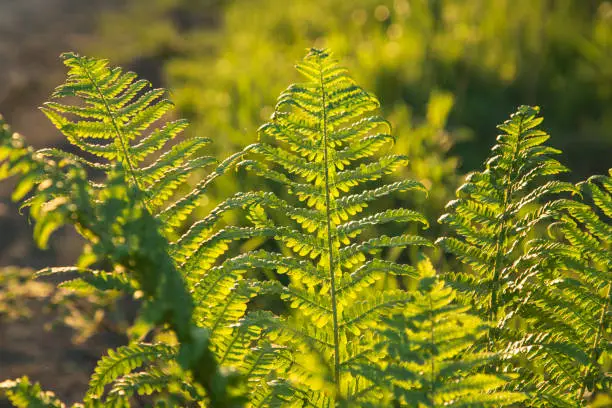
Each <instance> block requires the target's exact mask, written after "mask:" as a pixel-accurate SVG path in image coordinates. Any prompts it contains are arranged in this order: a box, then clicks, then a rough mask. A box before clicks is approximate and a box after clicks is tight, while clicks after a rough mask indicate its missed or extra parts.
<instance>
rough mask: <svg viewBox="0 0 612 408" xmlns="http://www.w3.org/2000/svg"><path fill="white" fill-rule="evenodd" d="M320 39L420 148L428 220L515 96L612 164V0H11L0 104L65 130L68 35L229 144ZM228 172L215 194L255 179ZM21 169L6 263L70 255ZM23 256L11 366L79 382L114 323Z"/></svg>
mask: <svg viewBox="0 0 612 408" xmlns="http://www.w3.org/2000/svg"><path fill="white" fill-rule="evenodd" d="M313 46H315V47H329V48H331V49H332V50H333V51H334V53H335V55H336V57H337V58H338V59H340V60H341V62H342V64H343V65H344V66H346V67H348V68H349V70H350V72H351V73H352V75H353V77H354V78H355V79H356V80H357V82H358V83H359V84H360V85H362V86H363V87H364V88H365V89H367V90H368V91H371V92H374V93H375V94H376V95H377V96H378V98H379V99H380V100H381V103H382V111H383V114H384V115H385V116H386V117H387V118H388V119H389V120H390V121H391V123H392V124H393V127H394V133H395V135H396V136H397V143H396V145H395V146H394V148H393V149H394V150H395V151H397V152H401V153H402V154H406V155H408V156H409V157H410V158H411V164H410V166H409V168H408V169H406V170H405V171H404V174H401V175H398V177H399V176H402V177H403V176H408V177H413V178H417V179H419V180H421V181H422V182H424V183H425V184H426V185H427V186H428V187H429V188H430V197H429V199H427V201H425V199H424V198H411V200H412V201H413V202H411V205H412V206H414V207H417V208H418V209H420V210H421V211H423V212H424V213H425V214H426V215H427V216H428V217H429V219H430V221H431V222H432V227H431V228H430V230H429V231H428V232H427V234H429V235H430V236H431V237H435V236H437V234H438V233H439V229H438V227H437V226H436V223H435V220H436V218H437V217H438V216H439V215H440V213H441V211H442V208H443V207H444V204H445V203H446V202H447V201H448V200H449V199H451V198H452V197H453V196H454V190H455V188H456V187H457V185H458V183H459V182H460V181H461V179H462V177H463V175H464V174H465V173H467V172H469V171H471V170H474V169H478V168H480V167H481V163H482V161H483V160H484V158H485V157H486V156H487V155H488V153H489V149H490V147H491V146H492V144H493V143H494V139H495V136H496V134H497V132H496V129H495V125H496V124H498V123H500V122H502V121H504V120H505V119H506V118H507V116H508V115H509V114H510V113H512V112H513V111H514V109H515V108H516V107H517V106H518V105H520V104H535V105H540V106H541V107H542V114H543V116H544V117H545V121H544V128H545V129H546V130H547V131H548V132H549V133H550V134H551V135H552V139H551V142H550V143H551V144H552V145H553V146H555V147H557V148H560V149H561V150H563V151H564V154H563V156H562V159H561V160H562V161H563V162H564V163H565V164H567V165H568V166H569V167H570V168H572V169H573V173H572V175H571V178H572V179H573V180H575V181H577V180H580V179H583V178H585V177H588V176H589V175H591V174H595V173H603V172H606V171H607V169H608V168H610V167H612V2H610V1H600V0H352V1H346V0H291V1H283V0H123V1H120V0H88V1H82V0H0V113H2V114H3V115H4V116H5V118H6V119H7V121H8V122H9V123H10V124H11V125H12V127H13V129H14V130H15V131H18V132H20V133H22V134H24V135H25V136H26V139H27V140H28V141H29V142H30V143H31V144H33V145H34V146H36V147H42V146H49V145H53V146H58V147H65V146H64V144H65V142H64V140H63V139H62V137H61V135H59V134H58V132H57V131H55V130H54V129H53V128H52V126H51V125H50V124H49V123H47V121H46V119H45V118H44V116H43V115H42V113H40V112H38V111H37V109H36V107H37V106H40V105H41V104H42V103H43V102H44V101H45V100H46V99H47V98H48V97H49V95H50V93H51V91H52V89H53V88H54V86H56V85H58V84H60V83H61V82H62V81H63V78H64V75H65V70H64V68H63V66H62V64H61V63H60V61H59V59H58V58H57V57H58V55H59V54H60V53H61V52H62V51H68V50H74V51H78V52H79V53H81V54H86V55H92V56H97V57H105V58H108V59H110V61H111V64H112V65H121V66H123V67H125V68H126V69H130V70H133V71H135V72H137V73H138V74H139V75H140V76H141V77H143V78H146V79H148V80H149V81H151V82H152V83H153V85H154V86H158V87H166V88H168V89H169V91H170V95H171V99H172V100H173V101H174V102H175V103H176V105H177V108H178V112H179V113H178V114H179V115H181V116H183V117H186V118H188V119H189V120H190V121H191V122H192V126H191V127H190V129H189V132H191V134H198V135H202V136H207V137H210V138H212V139H213V140H214V148H213V149H214V153H215V154H216V155H217V157H218V158H223V157H226V156H228V155H229V154H231V153H233V152H235V151H237V150H239V149H240V148H242V147H244V146H246V145H247V144H249V143H252V142H253V141H255V139H256V129H257V128H258V127H259V126H260V125H261V124H262V123H263V122H264V121H265V120H267V119H268V118H269V116H270V114H271V113H272V111H273V108H274V104H275V99H276V97H277V95H278V94H279V93H280V92H281V91H282V90H283V89H284V88H285V87H286V86H287V85H288V84H290V83H291V82H294V81H297V80H299V79H300V78H299V77H298V74H297V72H296V71H295V70H293V69H292V66H293V64H294V63H295V61H297V60H298V59H300V58H301V57H302V56H303V55H304V54H305V52H306V49H307V48H309V47H313ZM231 177H234V180H232V181H233V182H228V183H223V185H222V186H217V187H216V188H215V189H213V190H212V191H211V194H210V203H211V205H213V204H214V203H215V202H217V201H218V199H221V198H223V197H226V196H227V194H228V191H231V190H232V189H234V188H235V186H236V185H238V186H240V185H242V184H244V183H248V181H244V180H242V179H238V178H237V177H236V175H231V176H230V179H231ZM11 187H12V186H11V184H10V183H9V182H4V183H2V184H0V267H3V266H7V265H17V266H20V267H31V268H34V269H36V268H40V267H42V266H46V265H67V264H70V263H71V262H73V261H74V259H75V257H76V256H77V255H78V251H79V241H78V238H77V237H76V235H75V234H74V233H72V232H71V231H68V230H62V231H60V233H59V234H57V235H56V236H55V239H54V240H53V243H52V245H51V249H50V250H48V251H44V252H43V251H40V250H37V249H36V248H34V246H33V244H32V241H31V239H30V233H31V231H30V225H29V224H28V222H27V218H26V217H23V216H20V215H19V211H18V209H17V208H16V206H14V205H13V204H11V202H10V190H11ZM21 273H22V272H20V271H19V270H17V269H5V273H4V274H3V275H0V379H4V378H10V377H15V376H18V375H22V374H27V375H29V376H30V377H31V378H33V379H35V380H37V381H40V382H41V383H42V385H43V386H44V388H46V389H51V390H54V391H55V392H56V393H57V394H59V395H60V396H61V397H62V398H64V399H65V400H66V401H67V402H72V401H75V400H78V399H80V398H81V397H82V394H83V391H84V389H85V386H86V383H87V380H88V378H89V375H90V373H91V371H92V369H93V366H94V364H95V361H96V360H97V358H98V357H99V355H100V354H101V353H102V352H103V351H104V350H105V349H106V347H109V346H111V345H115V344H120V343H121V342H123V341H124V339H123V338H122V337H121V335H120V334H118V333H117V332H120V331H121V330H113V327H112V325H108V324H103V323H104V319H102V318H99V316H96V314H95V313H93V315H92V314H91V313H89V314H88V313H87V311H86V310H87V308H85V309H83V310H85V311H82V310H81V311H79V310H77V311H75V310H73V311H72V314H71V320H68V321H66V320H64V322H63V323H62V324H53V322H55V321H56V320H57V315H58V314H61V313H63V312H61V311H58V309H57V308H56V307H54V304H55V303H56V302H55V300H54V297H56V296H57V293H55V291H54V290H53V288H52V287H51V285H46V284H45V283H41V284H38V283H32V282H28V283H27V284H26V286H27V288H24V284H23V282H24V281H25V278H23V279H21V278H18V279H14V277H15V276H18V275H19V276H20V274H21ZM26 275H27V273H24V275H23V276H26ZM8 276H12V277H13V278H11V279H9V278H7V277H8ZM15 282H17V283H19V285H17V284H16V283H15ZM11 285H13V286H11ZM20 293H25V294H26V295H25V296H22V295H20ZM24 306H27V308H26V307H24ZM81 312H82V313H81ZM1 404H2V402H0V405H1Z"/></svg>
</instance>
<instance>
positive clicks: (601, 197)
mask: <svg viewBox="0 0 612 408" xmlns="http://www.w3.org/2000/svg"><path fill="white" fill-rule="evenodd" d="M611 176H612V172H611V174H610V175H609V176H595V177H592V178H590V179H589V180H587V181H586V182H583V183H580V184H579V185H578V187H580V188H581V191H582V197H583V199H582V200H580V201H578V200H576V201H570V200H566V202H564V204H563V206H562V207H561V208H560V210H559V211H558V212H557V216H556V218H557V221H556V222H555V223H553V224H552V225H551V226H550V228H549V230H550V232H551V234H549V235H550V236H549V237H547V238H543V239H534V240H532V241H531V242H530V243H529V250H528V253H527V255H526V256H525V257H524V258H523V259H522V260H521V262H522V265H521V266H522V267H523V268H524V269H525V270H526V272H525V275H533V276H534V277H535V279H534V281H533V282H532V283H531V285H529V283H530V282H529V281H527V282H526V284H527V285H528V287H529V290H530V291H531V292H532V293H533V294H532V296H531V299H532V300H531V301H530V302H528V303H526V304H525V305H524V306H522V308H523V310H524V312H523V314H525V315H527V316H531V317H532V319H533V324H534V326H535V327H536V328H537V329H539V330H540V331H541V332H543V333H548V336H547V337H546V338H545V339H543V340H540V341H539V342H536V343H535V344H534V341H533V339H532V338H530V337H527V338H526V339H523V340H522V341H521V346H522V347H523V348H524V347H528V348H529V351H530V355H531V356H532V358H533V359H534V360H535V361H537V362H538V365H539V366H543V367H546V370H545V375H546V376H545V377H544V378H541V377H540V376H539V375H537V373H536V374H534V376H533V379H532V380H531V381H532V382H533V383H535V384H534V386H535V387H536V389H538V390H539V392H540V393H541V394H542V395H543V398H546V399H554V400H555V401H563V403H564V404H565V405H566V406H572V405H580V404H583V403H584V399H585V398H586V391H587V390H589V391H590V392H591V393H595V394H596V393H597V392H600V391H602V390H606V389H609V387H610V377H609V373H606V372H605V368H604V364H603V363H602V361H605V360H606V358H609V356H610V355H611V352H612V349H611V348H610V339H609V322H610V319H609V314H610V303H611V297H612V294H611V286H612V284H611V282H612V249H611V248H612V227H611V225H612V223H611V218H610V214H612V211H611V210H612V205H611V203H612V177H611ZM536 271H537V272H536ZM525 280H527V279H525ZM606 356H608V357H606ZM604 392H605V391H604Z"/></svg>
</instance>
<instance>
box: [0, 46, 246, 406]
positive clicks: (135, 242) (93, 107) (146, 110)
mask: <svg viewBox="0 0 612 408" xmlns="http://www.w3.org/2000/svg"><path fill="white" fill-rule="evenodd" d="M64 60H65V62H66V65H67V66H69V67H70V71H69V77H68V81H67V82H66V84H64V85H61V86H60V87H58V88H57V90H56V92H55V94H54V95H55V96H56V97H59V98H63V97H65V96H77V97H79V98H81V99H82V100H83V102H84V104H83V105H79V106H76V105H75V106H73V105H62V104H59V103H55V102H54V103H51V104H47V105H46V107H45V108H44V111H45V113H46V114H47V116H49V117H50V118H51V119H52V121H53V123H54V124H56V126H58V127H59V128H60V130H62V131H63V132H64V133H65V134H66V136H67V138H68V140H69V141H71V142H72V143H73V144H75V145H77V146H78V147H80V148H81V149H83V150H84V152H86V153H90V154H93V155H94V156H98V157H100V158H101V159H102V160H101V161H99V162H94V161H92V160H91V159H86V158H83V157H82V156H77V155H72V154H68V153H65V152H63V151H60V150H56V149H43V150H41V151H37V152H34V151H33V150H32V149H31V148H29V147H25V143H24V141H23V139H22V138H21V137H20V136H19V135H16V134H15V135H10V132H8V131H6V132H4V134H3V136H4V137H3V138H2V143H1V145H0V146H1V147H0V160H2V167H1V169H2V174H1V175H2V176H3V177H6V176H11V175H22V176H21V177H20V179H19V182H18V184H17V187H16V188H15V193H14V194H13V198H14V199H15V200H21V199H23V198H24V197H26V195H28V193H30V192H31V193H32V194H31V196H30V197H29V198H27V199H26V200H25V202H24V205H25V206H27V207H29V209H30V215H31V217H32V218H33V219H34V220H35V221H36V224H35V227H34V235H35V238H36V239H37V241H38V243H39V245H41V246H45V245H46V243H47V241H48V238H49V235H50V234H51V232H52V231H54V230H55V229H57V228H58V227H60V226H62V225H65V224H71V225H74V226H75V227H76V229H77V230H78V231H79V232H80V233H81V235H83V236H84V237H85V238H86V239H87V240H88V242H89V244H88V245H87V246H86V247H85V248H84V251H83V254H82V256H81V258H80V260H79V263H78V267H79V268H80V269H79V270H81V271H83V272H84V273H85V274H86V275H88V276H89V280H88V281H87V280H85V281H84V282H88V283H90V284H91V283H92V282H96V284H94V287H95V288H96V290H100V289H108V285H107V284H108V283H109V282H110V281H111V280H114V282H115V283H121V284H122V285H125V284H126V282H130V284H131V285H132V286H133V288H134V290H135V291H136V292H135V293H138V294H139V295H140V296H141V297H142V298H143V299H144V300H145V308H144V312H143V316H144V319H145V320H146V321H148V322H149V323H150V324H152V325H153V327H155V326H159V327H166V325H167V327H168V328H169V329H171V330H173V331H174V333H175V334H176V337H177V339H178V341H179V343H180V350H179V355H178V361H179V362H180V363H181V365H182V366H183V367H184V368H185V369H190V370H191V372H192V374H193V378H194V382H195V383H196V384H200V385H201V386H202V387H203V388H204V389H205V391H206V396H207V398H208V399H209V400H210V403H211V405H214V406H224V407H225V406H234V405H236V404H240V401H241V400H242V397H241V396H240V393H241V391H240V387H239V384H238V382H237V380H238V378H237V377H236V376H235V375H234V374H232V373H231V372H227V370H226V371H224V372H221V371H219V370H218V368H217V365H216V361H215V356H214V354H213V353H212V352H211V351H210V350H209V345H208V344H209V331H208V330H206V329H204V328H199V327H197V326H195V325H194V324H193V310H194V305H193V301H192V298H191V296H190V295H189V292H188V289H187V288H186V286H185V284H184V280H183V278H182V276H181V275H180V273H179V272H178V271H177V269H176V265H175V263H174V260H173V259H172V258H171V257H170V249H169V248H170V243H169V242H168V240H167V239H166V238H164V236H162V235H161V234H160V228H159V225H160V224H159V221H158V220H157V219H156V218H155V217H154V216H153V215H152V214H151V212H150V210H151V209H152V210H155V209H157V208H159V207H160V204H161V203H162V202H163V201H165V199H166V197H165V194H169V193H170V192H172V191H173V190H174V189H175V184H174V183H175V182H176V181H177V180H181V177H182V176H181V177H179V178H178V179H177V178H175V175H176V174H175V173H174V172H173V171H172V170H174V169H175V168H174V162H177V161H178V162H181V163H185V162H183V158H184V157H185V155H189V154H193V153H194V152H195V151H194V152H192V153H187V151H186V150H185V149H184V148H185V147H186V146H191V145H192V143H190V142H189V141H185V142H182V143H178V144H176V145H175V147H174V148H172V149H170V150H169V151H168V152H167V153H165V154H162V155H160V156H159V158H157V160H155V161H153V163H152V164H151V165H149V166H147V167H137V164H139V163H140V159H139V158H142V157H143V156H142V154H143V152H145V151H146V152H152V151H154V150H156V149H158V148H159V147H161V145H163V144H164V143H165V142H167V139H169V138H171V137H173V136H174V134H175V130H173V131H170V130H168V129H171V128H172V126H171V125H167V126H165V127H163V128H161V130H156V131H153V132H151V134H150V135H148V136H142V132H143V131H144V130H145V129H146V128H148V127H149V125H150V124H151V123H152V122H153V121H155V120H157V119H158V118H159V115H160V112H165V111H167V109H168V106H169V105H168V103H167V102H165V100H161V101H158V102H157V103H155V100H156V98H157V97H158V96H159V95H160V92H159V91H150V92H145V93H143V94H141V95H139V94H138V92H139V90H142V89H143V88H144V87H146V85H147V84H146V83H144V82H136V81H134V79H135V77H134V75H133V74H129V73H128V74H122V72H121V70H119V69H109V68H108V67H107V63H106V61H104V60H96V59H91V58H84V57H79V56H77V55H74V54H66V55H65V56H64ZM150 95H154V96H155V98H153V99H149V98H151V96H150ZM158 105H159V106H160V107H158ZM68 113H70V114H72V115H76V117H85V118H86V119H88V120H85V121H78V120H73V121H71V120H70V119H68V117H67V114H68ZM90 133H91V134H90ZM139 136H141V137H140V139H139V142H140V143H139V144H137V145H134V147H133V148H132V145H129V142H130V141H133V140H135V139H137V138H138V137H139ZM91 139H93V140H91ZM108 139H110V140H111V141H110V142H108V143H105V141H106V140H108ZM152 141H156V142H155V143H153V144H151V143H152ZM197 143H199V142H196V144H197ZM143 146H145V147H146V148H143ZM147 146H148V147H147ZM155 146H157V147H155ZM153 147H155V149H153ZM188 150H189V149H188ZM196 150H197V149H196ZM177 155H178V156H177ZM179 156H180V157H179ZM205 161H210V160H209V159H206V160H205ZM187 163H190V162H187ZM193 163H199V164H201V163H202V161H201V160H199V159H195V160H194V161H193ZM199 164H198V165H199ZM193 165H194V166H195V164H193ZM188 166H192V164H188ZM222 166H223V164H222ZM222 166H221V167H220V168H219V169H217V171H216V172H214V173H212V174H211V175H210V176H209V177H208V178H207V179H206V180H207V182H209V181H211V180H212V179H214V178H215V177H216V176H217V175H219V174H220V173H221V172H222V171H223V167H222ZM90 169H95V170H103V171H104V174H105V176H104V181H103V182H102V183H96V182H93V181H90V180H89V179H88V177H87V170H90ZM186 169H190V167H186ZM184 170H185V169H184ZM168 180H172V181H171V182H170V183H166V181H168ZM153 182H155V184H156V186H155V187H150V188H149V190H148V192H146V191H145V190H143V188H145V187H147V186H150V184H152V183H153ZM169 186H170V187H169ZM205 187H206V182H204V183H201V184H200V185H199V186H197V187H196V188H195V189H194V190H192V191H191V192H190V193H188V194H187V195H186V196H184V197H183V198H182V199H181V200H182V201H177V202H175V203H173V204H172V209H171V210H168V208H170V207H167V208H165V209H166V210H167V211H166V212H165V215H166V216H168V214H171V215H172V216H176V215H177V214H179V215H180V216H184V215H186V214H189V212H190V211H191V210H193V208H195V203H196V202H197V198H198V197H199V196H201V194H202V191H203V190H204V189H205ZM151 191H155V193H156V194H160V195H162V196H164V197H163V198H161V199H160V197H159V196H154V195H150V192H151ZM96 262H101V263H104V264H106V265H111V266H112V268H111V270H110V271H108V272H107V273H102V274H100V273H99V272H92V271H88V270H87V269H84V268H88V267H89V266H90V265H92V264H94V263H96ZM60 271H61V270H60ZM55 272H58V270H55ZM107 275H110V276H111V278H113V279H109V277H108V276H107ZM101 276H106V279H104V278H102V279H100V277H101ZM93 277H95V278H98V280H95V279H92V278H93ZM101 282H102V283H103V284H104V285H102V286H103V287H101V286H100V283H101ZM232 390H234V391H232Z"/></svg>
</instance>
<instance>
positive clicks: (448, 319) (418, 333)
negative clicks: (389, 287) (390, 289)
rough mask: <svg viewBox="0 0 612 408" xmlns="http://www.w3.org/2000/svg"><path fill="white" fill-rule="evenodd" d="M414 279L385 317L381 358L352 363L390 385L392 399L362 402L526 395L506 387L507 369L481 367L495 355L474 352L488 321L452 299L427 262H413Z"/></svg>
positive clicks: (504, 402) (479, 400)
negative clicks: (403, 300) (404, 299)
mask: <svg viewBox="0 0 612 408" xmlns="http://www.w3.org/2000/svg"><path fill="white" fill-rule="evenodd" d="M417 270H418V272H419V281H418V287H417V289H416V290H415V291H414V292H412V293H411V295H412V297H411V299H410V302H409V303H408V304H407V305H406V307H405V308H404V309H403V310H402V311H401V313H399V314H397V315H395V316H393V317H392V318H387V319H386V321H385V323H386V327H385V328H384V329H381V331H380V332H381V334H382V338H383V341H381V343H380V344H379V345H378V349H379V350H380V351H381V352H382V353H384V354H385V355H387V356H388V357H387V358H386V359H385V360H384V362H383V363H382V364H375V365H366V364H361V365H356V367H355V370H356V371H357V372H360V373H363V374H364V375H365V376H366V377H368V378H370V380H371V381H374V382H377V383H380V384H385V386H386V387H387V388H389V389H390V391H391V393H390V398H392V400H391V401H385V402H384V403H383V401H379V402H377V403H376V404H367V403H365V404H362V405H363V406H366V405H368V406H383V405H384V406H409V407H465V406H478V407H503V406H509V405H512V404H515V403H517V402H520V401H522V400H524V399H525V398H526V396H525V395H524V394H521V393H517V392H511V391H505V390H504V387H505V386H506V384H507V380H508V379H509V378H510V376H511V374H505V375H498V374H486V373H483V372H482V369H483V368H484V367H486V366H487V365H489V364H491V362H492V361H494V360H495V359H496V358H499V357H500V356H499V355H495V354H493V353H487V352H482V351H480V352H473V351H470V349H471V348H472V347H473V345H474V343H475V342H477V341H478V339H479V338H482V337H486V334H487V324H486V323H485V322H484V321H483V320H482V319H480V318H479V317H478V316H476V315H473V314H470V313H469V312H470V307H469V306H464V305H461V304H459V303H457V302H455V295H456V292H455V291H454V290H453V289H452V288H450V287H448V286H446V285H445V283H444V281H442V280H440V279H439V278H438V277H436V271H435V270H434V268H433V266H432V264H431V262H430V261H429V260H428V259H424V260H422V261H420V262H419V263H418V264H417Z"/></svg>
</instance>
